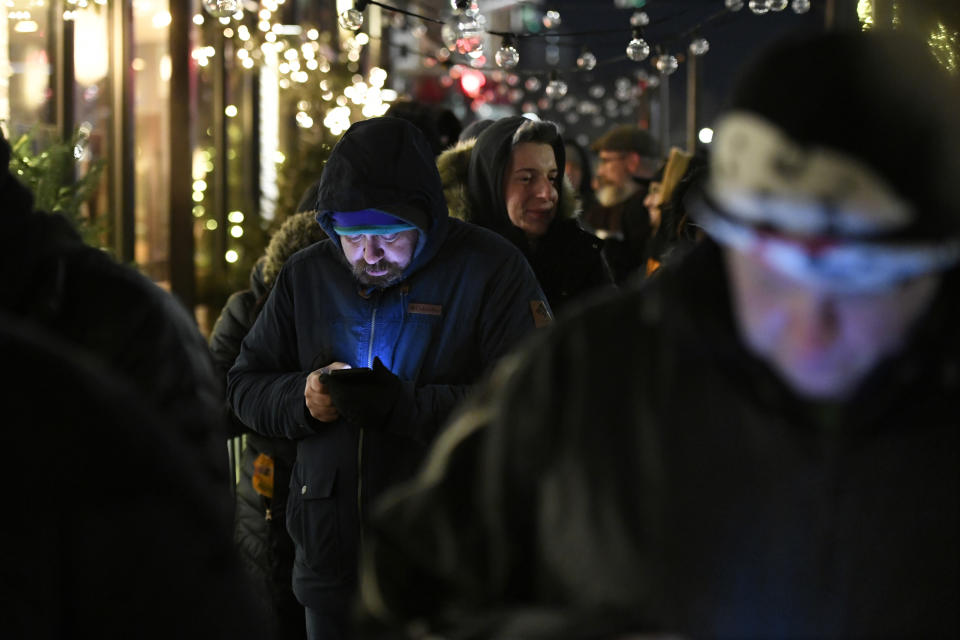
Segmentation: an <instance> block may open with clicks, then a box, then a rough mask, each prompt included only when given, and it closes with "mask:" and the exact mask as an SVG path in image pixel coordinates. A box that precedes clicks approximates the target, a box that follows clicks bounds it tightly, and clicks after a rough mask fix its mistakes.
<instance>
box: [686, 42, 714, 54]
mask: <svg viewBox="0 0 960 640" xmlns="http://www.w3.org/2000/svg"><path fill="white" fill-rule="evenodd" d="M707 51H710V43H709V42H708V41H707V39H706V38H694V39H693V41H692V42H691V43H690V53H692V54H693V55H695V56H702V55H703V54H705V53H706V52H707Z"/></svg>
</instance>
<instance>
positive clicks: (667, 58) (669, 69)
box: [656, 53, 680, 76]
mask: <svg viewBox="0 0 960 640" xmlns="http://www.w3.org/2000/svg"><path fill="white" fill-rule="evenodd" d="M679 66H680V63H679V62H677V59H676V57H675V56H671V55H670V54H668V53H664V54H661V55H659V56H657V61H656V67H657V71H659V72H660V73H662V74H663V75H665V76H668V75H670V74H671V73H673V72H674V71H676V70H677V67H679Z"/></svg>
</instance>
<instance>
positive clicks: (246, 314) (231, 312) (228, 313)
mask: <svg viewBox="0 0 960 640" xmlns="http://www.w3.org/2000/svg"><path fill="white" fill-rule="evenodd" d="M256 303H257V301H256V294H255V293H254V292H253V291H252V290H250V289H245V290H243V291H237V292H236V293H234V294H232V295H231V296H230V298H229V299H227V303H226V304H225V305H224V306H223V311H221V312H220V316H219V317H218V318H217V321H216V322H215V323H214V325H213V330H212V331H211V332H210V355H211V356H212V357H213V366H214V369H215V370H216V372H217V375H218V376H219V378H220V380H221V381H222V384H226V381H227V372H228V371H230V367H232V366H233V363H234V362H236V360H237V356H238V355H239V354H240V344H241V343H242V342H243V337H244V336H245V335H246V334H247V331H249V330H250V325H251V324H253V321H254V319H255V307H256ZM224 412H225V414H226V420H225V422H226V425H227V436H228V437H231V438H232V437H236V436H240V435H242V434H243V433H245V432H247V431H249V429H248V428H247V426H246V425H245V424H243V423H242V422H240V419H239V418H237V415H236V414H235V413H234V412H233V409H232V408H231V407H230V404H229V402H225V404H224Z"/></svg>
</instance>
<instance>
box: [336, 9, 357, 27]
mask: <svg viewBox="0 0 960 640" xmlns="http://www.w3.org/2000/svg"><path fill="white" fill-rule="evenodd" d="M337 22H339V23H340V27H341V28H342V29H346V30H347V31H359V30H360V27H362V26H363V12H362V11H359V10H358V9H356V8H353V9H347V10H346V11H344V12H343V13H341V14H340V17H339V19H338V20H337Z"/></svg>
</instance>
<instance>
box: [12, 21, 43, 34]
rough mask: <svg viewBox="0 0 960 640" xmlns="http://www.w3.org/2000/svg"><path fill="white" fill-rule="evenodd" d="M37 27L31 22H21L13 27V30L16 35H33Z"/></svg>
mask: <svg viewBox="0 0 960 640" xmlns="http://www.w3.org/2000/svg"><path fill="white" fill-rule="evenodd" d="M38 28H39V26H38V25H37V23H36V22H34V21H33V20H21V21H20V22H18V23H17V24H16V25H14V27H13V30H14V31H16V32H17V33H35V32H36V31H37V29H38Z"/></svg>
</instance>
